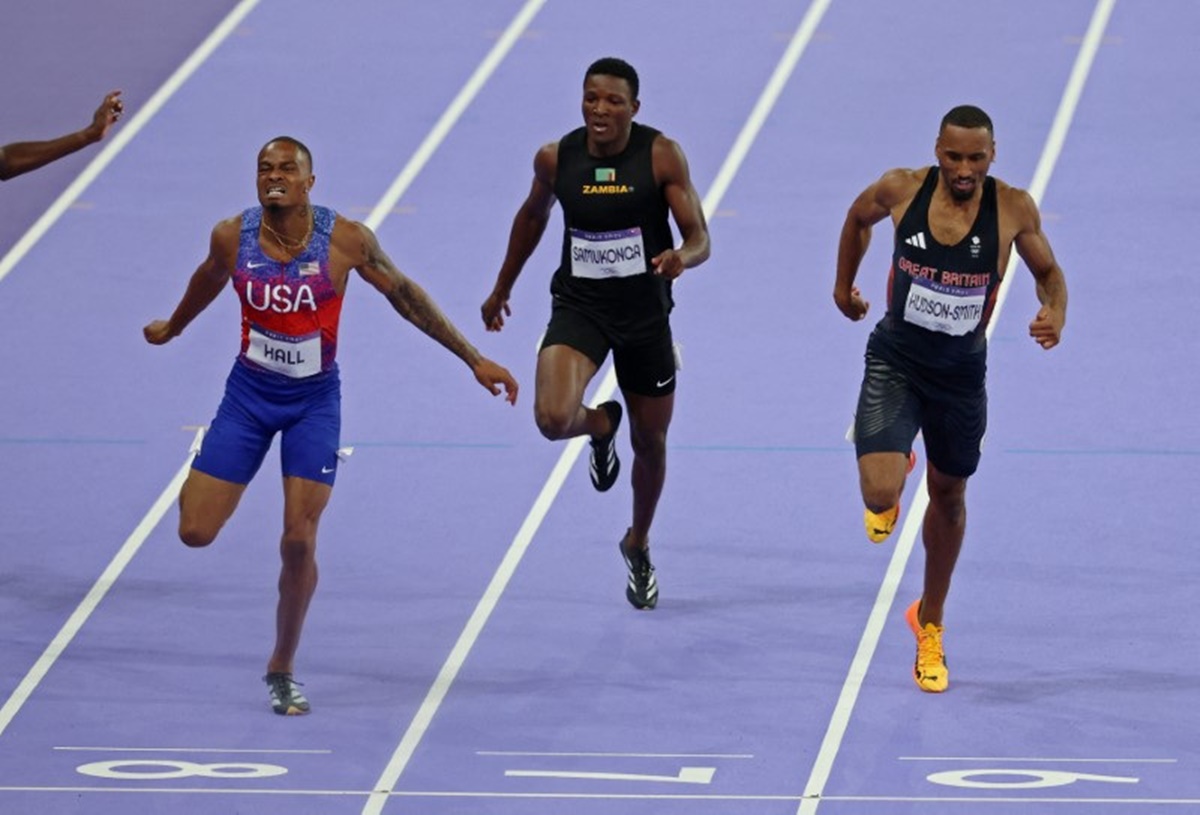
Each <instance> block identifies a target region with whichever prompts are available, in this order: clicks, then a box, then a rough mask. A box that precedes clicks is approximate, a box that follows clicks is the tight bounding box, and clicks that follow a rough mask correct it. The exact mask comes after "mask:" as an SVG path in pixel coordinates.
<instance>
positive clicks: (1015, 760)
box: [896, 756, 1179, 764]
mask: <svg viewBox="0 0 1200 815" xmlns="http://www.w3.org/2000/svg"><path fill="white" fill-rule="evenodd" d="M896 760H897V761H936V762H938V763H941V762H945V761H972V762H975V761H989V762H996V763H998V764H1005V763H1008V764H1013V763H1020V764H1032V763H1039V764H1047V763H1054V764H1060V763H1061V764H1177V763H1179V759H1177V758H1029V757H1027V756H1026V757H1021V756H1017V757H1012V758H1010V757H1008V756H898V757H897V758H896Z"/></svg>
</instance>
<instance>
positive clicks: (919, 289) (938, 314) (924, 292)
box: [904, 277, 987, 337]
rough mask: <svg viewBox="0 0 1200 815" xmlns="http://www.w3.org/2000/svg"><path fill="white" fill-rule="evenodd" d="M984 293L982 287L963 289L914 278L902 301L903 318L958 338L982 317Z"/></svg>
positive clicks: (967, 332)
mask: <svg viewBox="0 0 1200 815" xmlns="http://www.w3.org/2000/svg"><path fill="white" fill-rule="evenodd" d="M986 295H987V287H985V286H980V287H979V288H975V289H962V288H958V287H956V286H943V285H940V284H938V283H934V282H933V281H931V280H924V279H922V278H919V277H917V278H913V281H912V287H911V288H910V289H909V290H908V299H907V301H905V303H904V321H905V322H907V323H912V324H913V325H919V326H921V327H922V328H927V329H929V330H930V331H937V332H938V333H940V334H949V335H950V336H952V337H961V336H963V335H964V334H969V333H970V332H971V331H973V330H974V329H975V328H976V326H978V325H979V321H980V320H982V319H983V308H984V299H985V297H986Z"/></svg>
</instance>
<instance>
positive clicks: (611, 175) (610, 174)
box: [596, 167, 617, 184]
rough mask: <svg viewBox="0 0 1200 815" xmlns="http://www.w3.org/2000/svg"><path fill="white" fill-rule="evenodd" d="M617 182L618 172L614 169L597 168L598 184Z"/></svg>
mask: <svg viewBox="0 0 1200 815" xmlns="http://www.w3.org/2000/svg"><path fill="white" fill-rule="evenodd" d="M616 180H617V171H616V170H615V169H613V168H612V167H597V168H596V183H598V184H600V183H604V182H608V183H612V182H614V181H616Z"/></svg>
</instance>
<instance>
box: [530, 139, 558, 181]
mask: <svg viewBox="0 0 1200 815" xmlns="http://www.w3.org/2000/svg"><path fill="white" fill-rule="evenodd" d="M533 174H534V176H536V177H537V179H538V180H539V181H541V182H542V183H543V184H546V185H548V186H550V187H553V186H554V179H555V177H556V176H557V175H558V142H557V141H552V142H547V143H546V144H543V145H542V146H541V147H539V148H538V151H537V153H536V154H534V156H533Z"/></svg>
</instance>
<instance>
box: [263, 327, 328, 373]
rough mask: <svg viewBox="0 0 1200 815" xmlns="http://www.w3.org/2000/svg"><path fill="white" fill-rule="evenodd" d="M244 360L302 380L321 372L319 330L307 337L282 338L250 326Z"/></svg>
mask: <svg viewBox="0 0 1200 815" xmlns="http://www.w3.org/2000/svg"><path fill="white" fill-rule="evenodd" d="M246 359H248V360H250V361H251V362H253V363H255V364H256V365H260V366H262V367H263V368H266V369H267V370H269V371H275V372H276V373H280V374H283V375H284V376H290V377H292V378H293V379H302V378H304V377H306V376H312V375H313V374H319V373H320V372H321V332H319V331H318V332H317V333H315V334H309V335H308V336H307V337H283V336H280V335H278V334H275V333H274V332H271V333H264V332H263V331H260V330H259V329H257V328H255V327H254V326H250V344H249V346H247V348H246Z"/></svg>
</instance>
